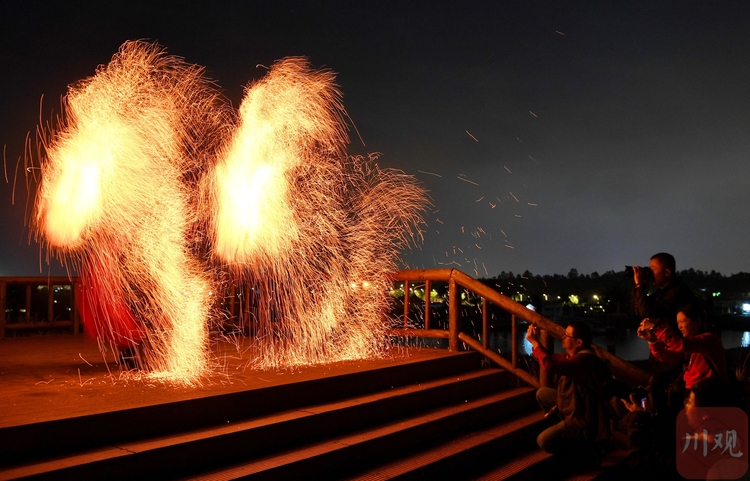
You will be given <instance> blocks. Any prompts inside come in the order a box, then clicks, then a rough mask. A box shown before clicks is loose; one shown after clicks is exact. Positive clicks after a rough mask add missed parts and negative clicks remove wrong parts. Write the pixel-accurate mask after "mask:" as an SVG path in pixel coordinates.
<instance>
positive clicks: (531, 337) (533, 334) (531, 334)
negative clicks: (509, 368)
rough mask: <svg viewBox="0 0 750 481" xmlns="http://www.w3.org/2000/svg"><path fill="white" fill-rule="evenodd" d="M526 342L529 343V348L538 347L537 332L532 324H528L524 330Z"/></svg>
mask: <svg viewBox="0 0 750 481" xmlns="http://www.w3.org/2000/svg"><path fill="white" fill-rule="evenodd" d="M526 340H527V341H529V342H530V343H531V347H533V348H536V347H537V346H538V345H539V331H538V330H537V328H536V326H535V325H534V324H530V325H529V328H528V329H527V330H526Z"/></svg>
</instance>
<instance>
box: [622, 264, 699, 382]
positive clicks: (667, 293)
mask: <svg viewBox="0 0 750 481" xmlns="http://www.w3.org/2000/svg"><path fill="white" fill-rule="evenodd" d="M693 301H695V295H694V294H693V291H691V290H690V288H689V287H688V286H687V285H685V283H684V282H682V280H681V279H680V278H679V277H675V278H673V279H672V281H671V282H670V283H669V284H668V285H667V286H666V287H662V288H658V289H656V290H655V291H654V292H653V293H652V294H651V295H648V286H647V285H645V284H644V285H641V286H640V287H636V288H634V289H633V304H634V308H635V314H636V316H638V318H639V322H640V320H642V319H644V318H646V317H648V318H649V319H651V320H652V321H653V322H654V324H656V325H657V326H668V327H669V329H671V330H672V332H677V334H678V335H679V331H678V330H677V309H679V308H681V307H682V306H684V305H686V304H690V303H691V302H693ZM649 361H650V364H651V372H652V373H654V374H656V375H657V377H659V379H657V380H656V381H655V382H656V383H657V386H656V387H657V389H663V388H665V386H664V384H668V383H669V382H671V378H672V375H671V374H670V375H667V376H666V377H665V378H664V379H661V375H660V374H659V373H670V372H671V373H678V372H679V371H681V369H682V358H670V360H669V361H660V360H658V359H656V358H655V357H654V356H653V355H651V356H650V358H649Z"/></svg>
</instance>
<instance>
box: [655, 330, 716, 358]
mask: <svg viewBox="0 0 750 481" xmlns="http://www.w3.org/2000/svg"><path fill="white" fill-rule="evenodd" d="M656 337H657V339H658V340H659V341H661V342H662V343H664V344H665V345H666V347H667V349H669V350H670V351H674V352H679V353H680V354H682V353H687V354H692V353H694V352H698V353H702V354H705V353H707V352H709V351H710V350H711V349H712V348H713V347H714V346H715V344H716V341H717V339H718V338H717V336H716V335H714V334H711V333H710V332H704V333H702V334H698V335H697V336H690V337H687V338H685V337H682V336H678V335H675V333H674V332H672V331H671V329H659V330H657V331H656Z"/></svg>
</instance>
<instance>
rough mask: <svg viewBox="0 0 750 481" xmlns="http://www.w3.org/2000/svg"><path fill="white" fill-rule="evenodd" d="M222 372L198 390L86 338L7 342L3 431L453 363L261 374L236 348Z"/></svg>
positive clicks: (3, 348) (406, 352)
mask: <svg viewBox="0 0 750 481" xmlns="http://www.w3.org/2000/svg"><path fill="white" fill-rule="evenodd" d="M213 352H214V356H215V360H216V361H217V362H218V363H219V365H220V366H221V367H220V368H218V369H217V370H216V372H214V373H213V374H211V375H210V376H208V377H207V378H206V379H205V380H204V381H203V382H202V385H200V386H198V387H178V386H173V385H167V384H164V383H161V382H158V381H151V380H148V379H138V376H132V375H127V374H125V375H123V374H122V373H121V372H120V367H119V366H118V365H117V364H115V363H114V361H113V360H112V359H111V355H110V356H109V359H108V361H107V362H105V360H104V357H103V356H102V354H101V353H100V352H99V348H98V346H97V344H96V343H95V342H94V341H92V340H90V339H88V338H86V337H85V336H73V335H65V334H60V335H51V336H38V337H22V338H9V339H2V340H0V427H6V426H15V425H20V424H29V423H34V422H40V421H48V420H53V419H61V418H67V417H72V416H81V415H85V414H92V413H100V412H108V411H116V410H120V409H125V408H132V407H139V406H147V405H153V404H161V403H166V402H171V401H178V400H185V399H193V398H200V397H205V396H211V395H216V394H224V393H229V392H236V391H242V390H248V389H257V388H261V387H267V386H271V385H279V384H287V383H293V382H299V381H304V380H307V379H311V378H318V377H325V376H335V375H338V374H345V373H349V372H356V371H364V370H369V369H375V368H378V367H382V366H384V365H387V364H393V363H406V362H413V361H416V360H420V359H425V358H430V357H436V356H444V355H449V354H448V353H447V352H446V351H445V350H436V349H419V348H408V349H406V348H394V350H393V351H392V352H391V353H390V354H389V356H388V358H387V359H381V360H363V361H345V362H337V363H332V364H328V365H324V366H309V367H303V368H295V369H290V370H283V371H258V370H253V369H250V368H248V367H247V364H248V361H249V359H248V358H247V357H246V356H244V357H243V355H242V352H244V349H243V348H242V347H241V346H240V347H239V348H238V346H237V345H236V344H232V343H229V342H227V343H221V344H218V345H216V346H214V348H213Z"/></svg>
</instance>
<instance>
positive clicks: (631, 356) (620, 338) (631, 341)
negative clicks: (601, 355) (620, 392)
mask: <svg viewBox="0 0 750 481" xmlns="http://www.w3.org/2000/svg"><path fill="white" fill-rule="evenodd" d="M518 338H519V346H521V349H522V351H523V352H524V353H525V354H527V355H531V343H529V342H528V341H527V340H526V325H525V324H521V325H519V329H518ZM510 339H511V333H510V330H507V331H497V332H491V333H490V348H491V349H492V350H495V351H497V350H498V349H499V350H500V352H501V353H509V352H510V350H511V341H510ZM554 341H555V352H562V347H561V346H560V341H558V340H557V339H555V340H554ZM721 341H722V344H723V345H724V349H732V348H737V347H749V346H750V332H749V331H741V330H724V331H722V333H721ZM594 344H596V345H597V346H599V347H601V348H604V349H610V348H611V346H614V353H615V354H616V355H617V356H618V357H620V358H622V359H624V360H626V361H639V360H643V359H648V355H649V350H648V343H647V342H646V341H644V340H643V339H641V338H639V337H638V336H637V335H636V333H635V330H630V329H623V330H617V331H615V330H612V331H608V332H607V333H600V332H595V333H594ZM610 350H611V349H610Z"/></svg>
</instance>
